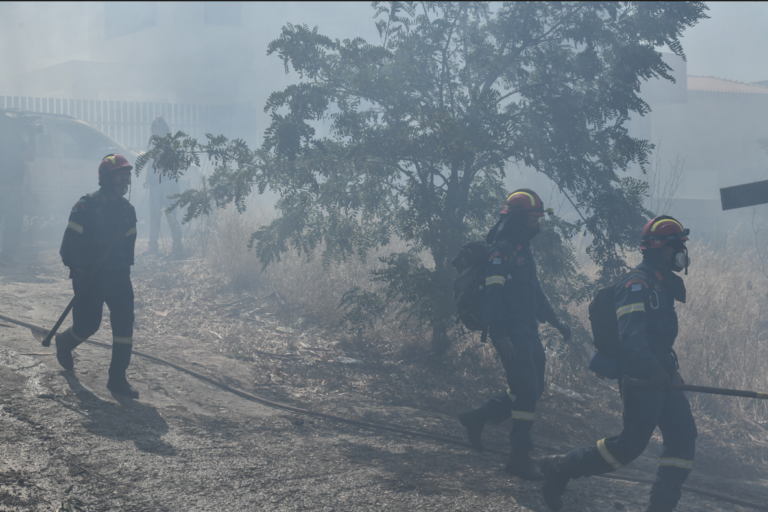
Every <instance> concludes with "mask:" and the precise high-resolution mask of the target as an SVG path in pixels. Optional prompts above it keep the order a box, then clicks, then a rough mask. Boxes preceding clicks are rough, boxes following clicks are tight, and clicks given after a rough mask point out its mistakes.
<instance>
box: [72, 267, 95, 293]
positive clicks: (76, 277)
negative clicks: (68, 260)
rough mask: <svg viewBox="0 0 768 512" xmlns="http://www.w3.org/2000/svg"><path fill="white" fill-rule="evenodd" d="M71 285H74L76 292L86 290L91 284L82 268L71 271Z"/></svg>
mask: <svg viewBox="0 0 768 512" xmlns="http://www.w3.org/2000/svg"><path fill="white" fill-rule="evenodd" d="M72 284H74V285H75V287H76V288H77V289H78V291H79V290H83V289H85V288H88V286H89V285H90V284H91V282H90V279H88V271H87V270H85V269H82V268H76V269H75V270H73V271H72Z"/></svg>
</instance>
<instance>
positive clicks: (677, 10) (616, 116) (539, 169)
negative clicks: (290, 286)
mask: <svg viewBox="0 0 768 512" xmlns="http://www.w3.org/2000/svg"><path fill="white" fill-rule="evenodd" d="M373 8H374V9H375V16H374V17H375V18H376V19H377V21H376V22H375V23H376V27H377V29H378V30H379V35H380V37H381V41H380V43H379V44H369V43H368V42H366V41H364V40H363V39H360V38H355V39H345V40H343V41H339V40H332V39H330V38H328V37H326V36H324V35H322V34H320V33H319V31H318V29H317V28H316V27H315V28H314V29H312V30H310V29H309V28H308V27H307V26H297V25H292V24H290V23H289V24H286V25H285V26H284V27H283V29H282V32H281V34H280V36H279V37H278V38H277V39H275V40H274V41H272V42H271V43H270V44H269V47H268V54H277V56H278V57H279V58H280V59H281V60H282V61H283V63H284V65H285V69H286V72H289V71H290V70H293V71H294V72H295V73H297V75H298V77H299V80H298V82H297V83H295V84H293V85H290V86H288V87H287V88H286V89H285V90H283V91H279V92H275V93H273V94H272V95H270V97H269V100H268V101H267V104H266V106H265V111H266V112H268V113H269V114H270V116H271V119H272V121H271V124H270V126H269V128H268V129H267V130H266V132H265V136H264V142H263V144H262V146H261V148H259V149H258V150H256V151H251V150H250V149H248V148H247V146H245V144H244V143H242V141H240V142H238V141H233V142H229V141H228V140H227V139H226V138H224V137H222V136H220V137H216V138H211V137H209V142H208V144H206V145H199V144H197V142H196V141H194V140H186V141H181V142H180V141H179V140H177V139H175V138H173V137H171V138H166V139H162V140H155V141H154V144H155V146H154V147H153V149H152V150H150V152H149V153H148V154H151V155H152V158H156V159H157V162H158V163H159V164H160V166H161V167H163V166H165V165H168V166H169V167H168V169H173V168H175V167H174V166H179V165H183V164H184V163H186V162H188V161H190V158H192V157H191V156H190V155H195V156H196V155H197V153H200V152H204V153H207V155H208V157H209V158H211V159H215V160H216V162H217V163H218V167H217V168H216V171H215V172H214V174H213V175H212V176H211V177H210V179H209V180H208V181H207V183H206V184H205V185H204V187H203V188H202V189H200V190H198V191H187V192H185V194H183V195H182V196H181V197H180V198H179V200H178V202H177V204H178V205H188V206H189V209H188V214H187V217H188V218H192V217H194V216H196V215H202V214H205V213H207V212H208V211H210V208H212V207H214V206H215V207H221V206H223V205H225V204H228V203H230V202H234V203H235V204H237V206H238V208H244V198H245V197H246V196H247V194H249V193H250V192H251V190H252V189H253V188H254V187H257V188H258V190H259V191H260V192H263V191H264V190H266V189H270V190H272V191H274V192H276V193H277V194H279V195H280V197H281V199H280V201H279V202H278V204H277V208H278V210H279V211H280V212H281V216H280V217H278V218H277V219H275V220H274V221H273V222H272V223H271V224H270V225H268V226H264V227H263V228H261V229H260V230H258V231H257V232H256V233H254V235H253V237H252V239H251V242H252V244H253V245H254V247H255V248H256V250H257V252H258V254H259V258H260V260H261V262H262V264H264V265H267V264H269V263H270V262H271V261H275V260H277V259H279V258H280V254H281V253H284V252H285V251H287V250H296V251H298V252H299V253H302V254H305V253H306V254H311V253H312V252H313V251H315V250H316V249H317V248H318V247H320V246H321V244H322V246H323V254H322V257H323V261H324V262H326V263H330V262H331V261H343V260H344V259H345V258H348V257H350V256H352V255H357V256H358V257H362V258H364V257H365V256H366V254H367V252H368V251H369V250H370V249H372V248H375V247H380V246H383V245H386V244H387V243H388V242H389V241H390V239H391V238H392V237H394V236H396V237H399V238H401V239H402V240H404V241H406V242H407V243H408V244H409V246H410V251H409V252H408V253H404V254H398V255H392V256H391V257H390V258H385V259H384V260H383V263H385V265H386V268H385V270H382V271H379V272H377V273H375V275H374V279H376V280H379V281H382V282H383V283H385V284H386V287H385V288H386V289H385V290H384V292H383V293H384V294H385V295H386V297H387V298H388V300H404V301H406V302H407V303H409V304H411V307H410V312H411V313H412V314H415V315H417V316H418V317H419V318H421V319H423V320H424V321H427V322H429V323H430V324H431V325H432V327H433V346H434V348H435V349H436V350H442V349H444V348H445V347H446V346H447V345H448V343H449V341H450V340H449V337H448V336H447V325H448V324H447V321H448V319H449V317H450V316H451V311H452V307H453V303H452V297H451V293H452V291H451V281H452V272H453V270H452V268H451V267H450V266H449V265H448V262H449V261H450V260H451V259H452V258H453V256H454V255H455V254H456V253H457V251H458V249H459V248H460V247H461V246H462V245H463V244H464V243H466V242H467V241H469V240H471V239H472V238H478V237H480V236H482V235H484V232H485V231H486V230H487V229H488V228H489V226H490V225H492V224H493V222H494V220H495V218H496V216H497V213H496V212H497V211H498V209H499V207H500V205H501V202H502V201H503V198H504V196H505V194H506V192H507V191H506V190H504V189H503V186H502V184H503V181H502V180H503V178H504V166H505V165H506V164H507V163H516V164H521V165H524V166H525V167H526V168H527V169H526V170H527V171H528V172H535V173H541V174H543V175H545V176H546V177H547V178H549V180H550V181H551V182H552V183H553V185H554V187H555V188H556V189H557V190H558V191H559V193H560V194H562V196H563V197H565V198H566V199H567V200H568V201H569V203H570V204H571V205H572V206H573V208H574V209H575V210H576V212H577V213H578V215H579V220H577V221H573V222H566V221H565V220H564V219H554V220H553V222H552V224H551V225H550V227H551V231H546V234H547V236H546V237H543V238H542V242H541V244H543V245H542V247H544V248H545V249H544V251H545V252H546V253H547V255H546V257H545V258H543V264H542V269H543V271H542V275H547V274H551V275H552V276H553V278H554V279H555V280H559V281H557V283H558V284H557V285H553V286H552V287H551V289H552V293H553V294H554V296H555V301H554V302H555V303H556V305H557V303H560V305H561V306H562V305H564V302H561V301H570V300H582V299H583V298H585V295H584V289H585V283H584V281H583V278H582V277H581V276H579V275H578V272H577V269H576V266H575V260H574V259H573V248H572V246H570V245H569V244H568V242H567V240H568V239H569V237H570V236H572V235H573V233H575V232H577V231H581V230H586V231H587V232H589V233H590V234H591V240H592V241H591V244H590V246H589V247H588V249H587V250H588V253H589V254H590V256H591V257H592V258H593V259H594V260H595V262H597V263H598V264H600V265H601V268H602V278H603V279H604V280H609V279H612V278H613V277H615V276H616V275H618V274H620V273H621V272H622V271H623V268H624V262H623V261H622V259H621V258H620V257H619V254H620V253H621V251H623V250H624V249H627V248H629V247H633V246H634V243H635V240H636V238H637V233H638V232H639V230H640V229H641V228H642V226H643V224H644V221H645V217H647V216H648V215H649V212H647V211H646V210H645V209H644V208H643V207H642V198H643V195H644V194H645V193H646V188H645V184H644V183H643V182H641V181H638V180H633V179H630V178H628V177H627V176H626V174H623V173H625V172H626V171H627V170H628V169H629V168H630V166H633V165H637V166H640V168H641V169H643V170H644V168H645V165H646V164H647V162H648V153H649V151H650V150H651V149H652V146H651V145H650V144H649V143H648V142H647V141H644V140H638V139H635V138H632V137H630V136H629V134H628V132H627V130H626V128H624V125H625V123H626V121H627V120H628V119H629V115H630V113H632V112H635V113H639V114H644V113H647V112H648V111H649V107H648V105H647V104H646V103H645V102H644V101H643V100H642V99H641V98H640V97H639V96H638V92H639V90H640V84H641V82H642V81H643V80H647V79H650V78H662V79H668V80H671V76H670V75H669V71H670V69H669V67H668V66H667V65H666V64H665V63H664V61H663V60H662V58H661V54H660V52H659V50H658V48H660V47H661V46H662V45H666V46H667V47H668V48H670V49H671V50H672V51H674V52H675V53H677V54H679V55H683V53H682V46H681V45H680V42H679V37H680V35H681V34H682V32H683V30H684V29H685V28H687V27H690V26H693V25H694V24H695V23H696V22H697V21H698V20H699V19H702V18H705V17H706V16H705V15H704V11H705V10H706V7H705V6H704V4H703V3H701V2H653V3H650V2H637V3H633V2H625V3H614V2H509V3H503V4H501V5H494V7H493V9H492V8H491V6H490V4H488V3H485V2H439V3H438V2H424V3H411V2H391V3H381V2H374V4H373ZM319 122H322V123H324V125H325V128H326V129H325V131H324V133H318V131H317V130H318V128H319ZM177 135H178V134H177ZM174 155H177V156H176V157H174ZM142 163H144V161H143V160H142ZM137 167H139V166H138V165H137ZM174 172H177V171H173V170H170V171H169V175H170V176H174ZM190 212H191V213H190ZM548 229H549V228H548ZM545 240H546V242H544V241H545ZM422 251H426V252H427V253H428V254H429V255H430V256H431V259H432V264H431V265H430V266H427V265H425V264H424V262H423V261H422V260H421V259H420V258H417V257H416V256H415V255H416V254H421V252H422ZM553 282H554V281H553ZM558 290H560V291H558ZM563 290H567V291H563ZM561 291H562V293H561ZM366 293H369V292H366ZM350 297H351V296H350ZM363 299H364V303H365V304H368V306H370V307H374V306H376V304H377V303H376V301H373V300H371V299H370V297H368V296H362V295H361V296H360V300H361V301H362V300H363ZM347 303H349V304H351V302H350V301H347Z"/></svg>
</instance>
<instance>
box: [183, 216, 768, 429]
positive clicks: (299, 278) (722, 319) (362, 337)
mask: <svg viewBox="0 0 768 512" xmlns="http://www.w3.org/2000/svg"><path fill="white" fill-rule="evenodd" d="M265 221H267V217H266V216H265V215H263V214H260V215H254V214H246V215H240V214H237V213H236V212H234V211H229V210H227V211H222V212H219V213H218V214H217V215H216V216H215V217H214V218H212V219H211V220H209V221H207V222H209V225H208V227H207V228H206V229H207V231H205V230H203V229H199V230H198V231H199V232H200V233H202V235H200V236H201V237H207V238H208V239H207V240H205V241H204V243H203V242H200V243H199V244H198V246H199V248H200V249H201V251H202V250H203V249H204V251H203V252H204V253H205V254H204V257H203V261H204V262H206V263H207V267H208V268H210V269H213V271H214V272H216V273H218V274H219V275H221V276H222V277H223V279H224V281H225V282H227V283H229V286H230V287H231V291H232V292H235V293H240V294H242V293H247V294H250V295H254V296H260V297H264V296H267V295H269V294H272V293H273V292H277V293H278V294H279V296H280V299H281V300H282V302H283V307H282V308H281V314H280V316H281V323H282V324H283V325H286V326H289V327H292V328H294V329H299V330H301V329H305V328H307V327H308V326H317V327H322V328H324V329H331V330H335V329H337V327H338V323H339V321H340V320H341V317H342V315H343V313H342V312H341V311H339V310H338V309H337V306H338V304H339V301H340V299H341V297H342V295H343V294H344V293H345V292H346V291H348V290H349V289H351V288H353V287H355V286H360V287H363V288H366V289H369V290H370V289H372V288H373V287H375V286H376V285H375V284H373V283H371V282H370V271H371V270H372V269H375V268H378V267H379V266H380V263H379V261H378V256H380V255H383V254H387V253H389V252H391V251H402V250H404V249H405V246H404V244H403V243H402V242H396V243H395V244H393V245H392V246H389V247H387V248H384V249H382V250H380V251H378V252H377V253H373V254H370V255H369V257H368V259H367V260H366V261H365V262H363V261H360V260H359V259H357V258H353V259H350V260H348V261H347V262H344V263H342V264H331V265H330V266H328V267H327V268H325V267H323V265H322V263H321V261H320V258H319V255H318V256H316V257H315V258H313V259H311V260H309V261H308V260H306V257H305V256H298V255H297V254H296V253H289V254H286V255H284V257H283V258H282V260H281V261H280V262H279V263H276V264H273V265H271V266H270V267H268V268H267V270H266V271H265V272H263V273H262V272H261V270H260V268H261V267H260V264H259V263H258V261H257V259H256V257H255V254H254V253H253V251H249V250H248V248H247V241H248V238H249V236H250V233H252V232H253V231H254V230H255V229H256V228H257V227H258V226H259V225H260V224H261V223H263V222H265ZM200 240H202V238H200ZM691 254H692V256H693V257H694V265H693V266H692V267H691V270H690V275H689V276H687V277H685V279H686V285H687V287H688V303H687V304H682V305H678V314H679V318H680V335H679V337H678V340H677V343H676V345H675V348H676V350H677V353H678V355H679V358H680V364H681V367H682V374H683V377H684V378H685V379H686V381H688V382H690V383H695V384H699V385H708V386H715V387H727V388H739V389H752V390H766V389H768V365H766V364H765V361H767V360H768V315H766V309H767V308H768V296H767V295H766V291H765V290H766V283H768V279H766V277H765V276H764V275H763V274H762V273H761V272H760V271H759V269H758V268H757V267H756V266H755V263H754V258H752V257H751V255H750V253H749V242H748V241H747V240H743V241H742V242H741V243H740V244H737V243H735V242H731V243H726V244H720V245H719V246H718V247H713V246H709V247H707V246H704V245H696V244H693V245H692V246H691ZM627 256H628V260H629V261H630V263H632V264H634V263H637V262H639V259H640V255H639V253H631V254H628V255H627ZM581 261H582V262H584V261H585V260H584V259H583V258H582V259H581ZM584 267H585V268H584V270H585V272H587V274H588V275H589V274H596V270H597V269H596V268H592V267H591V266H589V264H584ZM402 307H403V305H400V304H391V305H390V307H389V309H388V311H387V314H386V315H385V316H384V317H383V318H379V319H376V320H375V321H374V322H373V328H372V329H369V330H367V331H365V332H362V331H361V332H358V333H357V334H355V335H349V333H347V336H346V339H347V343H349V344H354V345H356V349H357V350H363V351H373V352H375V353H378V354H379V355H382V356H383V355H388V356H390V357H402V356H404V355H406V354H414V353H417V352H419V351H420V350H421V351H423V350H426V348H427V346H428V344H427V342H426V339H427V335H428V333H427V332H426V330H425V329H424V328H423V327H422V326H418V325H416V324H414V323H411V324H406V325H403V324H401V323H400V322H399V321H398V313H399V312H401V309H402ZM571 312H572V313H573V314H574V316H575V317H576V318H577V319H579V321H580V322H581V323H582V324H583V325H584V326H586V327H587V328H588V325H589V323H588V321H587V304H586V303H583V304H580V305H575V306H574V307H573V308H571ZM339 335H340V336H341V335H342V333H339ZM478 337H479V336H477V335H468V336H465V337H464V338H460V339H459V340H458V342H457V343H455V344H454V346H453V347H452V349H451V351H450V354H449V355H448V357H449V358H450V359H451V360H452V362H453V363H454V364H455V365H456V366H455V368H457V369H459V368H461V367H464V368H465V369H466V371H469V372H470V373H472V372H478V371H480V372H484V371H487V370H489V369H490V368H495V366H496V361H495V354H494V351H493V350H491V347H490V346H489V345H486V346H482V345H480V344H479V343H478V342H477V339H478ZM542 338H543V339H544V342H545V344H547V345H549V346H548V353H549V364H548V370H547V380H548V381H549V382H555V383H557V384H558V385H560V386H562V387H569V388H572V389H582V390H583V389H585V387H586V388H589V387H594V384H593V383H591V382H589V380H590V379H592V376H591V375H589V374H587V373H586V372H579V371H576V370H575V369H574V368H576V367H574V366H573V365H571V364H568V362H567V361H566V358H563V357H559V356H558V354H557V350H556V349H557V348H558V343H559V339H560V338H559V335H558V334H557V333H556V332H555V331H554V330H552V329H550V328H549V327H548V326H545V327H544V328H543V331H542ZM588 349H591V347H589V348H588ZM690 398H691V403H692V406H693V408H694V409H695V410H696V411H697V414H699V415H704V416H706V417H709V418H711V419H714V420H718V421H732V420H734V419H737V418H749V419H751V420H753V421H757V422H766V421H768V408H767V407H766V404H765V403H764V402H762V401H759V400H749V399H734V398H728V397H715V396H712V395H703V394H691V396H690Z"/></svg>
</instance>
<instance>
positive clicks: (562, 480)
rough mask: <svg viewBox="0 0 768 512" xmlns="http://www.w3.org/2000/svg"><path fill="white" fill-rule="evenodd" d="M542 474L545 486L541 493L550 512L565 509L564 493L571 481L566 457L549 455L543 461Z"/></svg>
mask: <svg viewBox="0 0 768 512" xmlns="http://www.w3.org/2000/svg"><path fill="white" fill-rule="evenodd" d="M541 472H542V473H543V474H544V485H543V486H542V487H541V493H542V494H543V495H544V501H545V502H547V506H548V507H549V508H550V510H553V511H555V512H557V511H558V510H560V509H561V508H563V499H562V496H563V493H564V492H565V486H566V485H568V481H569V480H570V479H571V477H570V476H568V471H567V467H566V458H565V455H549V456H547V457H544V458H543V459H541Z"/></svg>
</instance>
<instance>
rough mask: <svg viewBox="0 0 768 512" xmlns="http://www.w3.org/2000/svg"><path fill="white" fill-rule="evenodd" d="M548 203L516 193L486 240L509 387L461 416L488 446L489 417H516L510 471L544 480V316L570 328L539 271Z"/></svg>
mask: <svg viewBox="0 0 768 512" xmlns="http://www.w3.org/2000/svg"><path fill="white" fill-rule="evenodd" d="M543 216H544V208H543V205H542V202H541V198H539V196H538V195H537V194H536V193H535V192H534V191H532V190H529V189H520V190H516V191H515V192H513V193H511V194H510V195H509V196H508V197H507V200H506V202H505V203H504V207H503V208H502V209H501V216H500V218H499V221H498V222H497V223H496V225H495V226H494V227H493V229H491V231H490V232H489V233H488V236H487V238H486V242H487V243H488V244H490V245H491V249H490V252H489V253H488V262H487V263H486V273H485V275H486V278H485V296H484V298H483V316H484V318H485V322H486V324H487V325H488V333H489V335H490V337H491V342H492V343H493V346H494V347H495V348H496V352H497V353H498V354H499V357H500V358H501V363H502V364H503V365H504V370H505V371H506V374H507V384H508V385H509V388H508V389H507V390H506V391H502V392H501V393H499V394H498V395H496V396H494V397H493V398H491V399H490V400H489V401H488V402H486V403H485V404H483V405H482V406H481V407H479V408H477V409H473V410H471V411H467V412H464V413H462V414H461V415H460V416H459V420H460V421H461V424H462V425H464V427H466V429H467V435H468V437H469V441H470V442H471V443H472V446H474V447H475V448H476V449H477V450H480V451H482V450H483V442H482V439H481V434H482V432H483V427H484V426H485V423H486V422H487V421H489V420H490V421H492V422H493V423H501V422H502V421H504V420H507V419H509V418H510V417H511V418H512V431H511V432H510V433H509V444H510V447H511V452H510V456H509V461H508V462H507V465H506V468H505V469H506V471H507V472H508V473H511V474H513V475H516V476H518V477H520V478H523V479H525V480H541V479H542V478H543V477H542V475H541V473H539V472H538V470H537V469H536V468H535V467H534V465H533V463H532V462H531V458H530V451H531V450H532V449H533V441H532V440H531V434H530V432H531V427H532V426H533V419H534V413H535V410H536V402H537V401H538V399H539V397H540V396H541V393H542V392H543V391H544V369H545V364H546V356H545V354H544V347H543V346H542V344H541V338H540V337H539V324H538V322H539V321H541V322H545V321H546V322H549V323H550V324H552V326H554V327H555V328H556V329H558V330H559V331H560V333H561V334H562V335H563V339H564V340H565V341H567V340H568V339H570V337H571V330H570V328H569V327H568V326H567V325H566V324H564V323H563V322H561V321H560V320H559V319H558V317H557V315H556V314H555V311H554V310H553V309H552V306H550V304H549V300H547V297H546V296H545V295H544V292H542V290H541V286H540V285H539V280H538V278H537V277H536V262H535V261H534V259H533V253H532V252H531V245H530V241H531V239H532V238H533V237H535V236H536V235H537V234H538V233H539V231H540V225H541V224H540V221H541V217H543Z"/></svg>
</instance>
